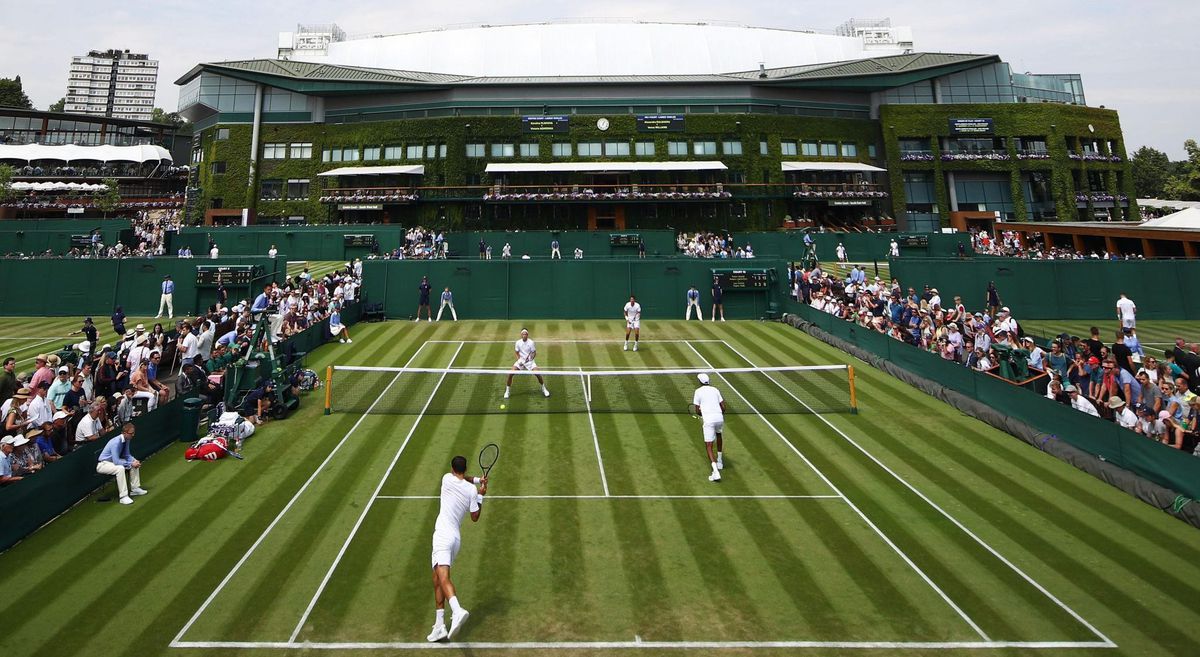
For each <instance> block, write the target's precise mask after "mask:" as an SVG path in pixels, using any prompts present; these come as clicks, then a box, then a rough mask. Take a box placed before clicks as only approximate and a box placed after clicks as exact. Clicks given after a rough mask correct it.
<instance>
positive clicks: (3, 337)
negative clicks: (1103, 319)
mask: <svg viewBox="0 0 1200 657" xmlns="http://www.w3.org/2000/svg"><path fill="white" fill-rule="evenodd" d="M72 337H74V336H70V335H54V336H49V337H47V336H45V335H39V336H37V337H31V338H13V337H9V336H7V335H0V341H4V340H45V341H47V342H49V341H50V340H66V339H68V338H72ZM1143 344H1144V343H1143ZM1171 344H1175V343H1173V342H1172V343H1171Z"/></svg>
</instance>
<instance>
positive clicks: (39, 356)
mask: <svg viewBox="0 0 1200 657" xmlns="http://www.w3.org/2000/svg"><path fill="white" fill-rule="evenodd" d="M33 360H35V361H39V360H40V361H45V360H46V354H38V355H36V356H34V357H33Z"/></svg>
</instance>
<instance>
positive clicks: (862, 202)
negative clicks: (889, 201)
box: [829, 198, 871, 206]
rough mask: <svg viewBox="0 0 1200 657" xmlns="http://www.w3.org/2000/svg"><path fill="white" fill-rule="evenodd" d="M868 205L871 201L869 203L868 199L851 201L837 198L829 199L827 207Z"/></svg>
mask: <svg viewBox="0 0 1200 657" xmlns="http://www.w3.org/2000/svg"><path fill="white" fill-rule="evenodd" d="M870 204H871V201H870V200H868V199H865V198H853V199H844V198H838V199H829V205H834V206H844V205H870Z"/></svg>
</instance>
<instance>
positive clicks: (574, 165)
mask: <svg viewBox="0 0 1200 657" xmlns="http://www.w3.org/2000/svg"><path fill="white" fill-rule="evenodd" d="M727 168H728V167H726V166H725V164H724V163H723V162H519V163H517V162H514V163H511V164H510V163H507V162H505V163H497V162H489V163H488V165H487V168H486V169H485V171H486V172H487V173H602V172H603V173H610V172H611V173H625V172H633V171H724V170H726V169H727Z"/></svg>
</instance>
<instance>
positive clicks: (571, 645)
mask: <svg viewBox="0 0 1200 657" xmlns="http://www.w3.org/2000/svg"><path fill="white" fill-rule="evenodd" d="M170 647H172V648H209V649H212V648H225V649H237V648H249V649H254V648H259V649H272V650H287V649H297V650H462V651H470V650H622V649H651V650H754V649H763V648H768V649H774V650H778V649H780V648H810V649H812V648H824V649H842V650H1000V649H1006V648H1007V649H1013V648H1018V649H1020V648H1024V649H1031V650H1071V649H1077V648H1115V647H1116V645H1113V644H1108V643H1102V642H1100V641H645V640H638V639H635V640H633V641H545V642H542V641H514V642H512V643H502V642H471V641H467V642H463V643H428V642H420V643H417V642H412V643H405V642H399V641H396V642H365V643H353V642H327V643H322V642H310V641H301V642H298V643H292V642H285V641H172V642H171V645H170Z"/></svg>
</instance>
